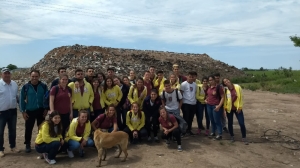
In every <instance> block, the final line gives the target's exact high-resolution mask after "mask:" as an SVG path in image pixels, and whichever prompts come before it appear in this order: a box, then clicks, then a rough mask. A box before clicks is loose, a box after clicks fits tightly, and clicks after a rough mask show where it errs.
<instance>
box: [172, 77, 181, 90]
mask: <svg viewBox="0 0 300 168" xmlns="http://www.w3.org/2000/svg"><path fill="white" fill-rule="evenodd" d="M170 82H171V81H170ZM171 87H172V88H173V89H178V90H180V83H179V81H178V79H177V81H176V82H175V83H174V84H172V86H171Z"/></svg>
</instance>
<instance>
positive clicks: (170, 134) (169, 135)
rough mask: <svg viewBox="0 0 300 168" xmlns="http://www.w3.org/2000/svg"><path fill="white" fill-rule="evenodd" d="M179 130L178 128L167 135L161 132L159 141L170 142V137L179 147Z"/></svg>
mask: <svg viewBox="0 0 300 168" xmlns="http://www.w3.org/2000/svg"><path fill="white" fill-rule="evenodd" d="M180 133H181V132H180V129H179V127H178V128H176V129H174V130H173V131H172V132H170V133H168V135H166V134H164V131H162V134H161V139H166V140H171V138H172V137H174V138H175V139H176V141H177V145H181V136H180Z"/></svg>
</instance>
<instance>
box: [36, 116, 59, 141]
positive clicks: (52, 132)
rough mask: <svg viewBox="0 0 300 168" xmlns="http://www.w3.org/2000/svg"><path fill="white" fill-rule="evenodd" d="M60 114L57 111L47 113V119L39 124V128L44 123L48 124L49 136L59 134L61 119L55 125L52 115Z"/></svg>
mask: <svg viewBox="0 0 300 168" xmlns="http://www.w3.org/2000/svg"><path fill="white" fill-rule="evenodd" d="M56 115H58V116H60V114H59V112H58V111H53V112H52V113H51V114H49V120H45V121H44V122H43V123H42V124H41V125H40V126H39V130H40V129H41V128H42V126H43V125H44V124H48V125H49V135H50V137H54V138H55V137H58V135H61V134H62V124H61V121H60V122H59V123H58V124H57V125H55V124H54V123H53V121H52V119H53V117H54V116H56ZM55 126H57V132H55V128H54V127H55Z"/></svg>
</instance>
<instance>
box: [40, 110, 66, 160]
mask: <svg viewBox="0 0 300 168" xmlns="http://www.w3.org/2000/svg"><path fill="white" fill-rule="evenodd" d="M61 133H62V124H61V118H60V115H59V113H58V112H57V111H54V112H52V113H51V114H50V115H49V120H47V121H44V122H43V123H42V124H41V125H40V126H39V132H38V135H37V137H36V139H35V150H36V151H37V152H38V153H41V154H43V158H44V159H45V161H46V162H48V163H49V164H55V163H56V161H55V156H56V155H57V153H58V151H59V149H60V148H61V147H62V146H63V144H64V140H63V138H62V135H61Z"/></svg>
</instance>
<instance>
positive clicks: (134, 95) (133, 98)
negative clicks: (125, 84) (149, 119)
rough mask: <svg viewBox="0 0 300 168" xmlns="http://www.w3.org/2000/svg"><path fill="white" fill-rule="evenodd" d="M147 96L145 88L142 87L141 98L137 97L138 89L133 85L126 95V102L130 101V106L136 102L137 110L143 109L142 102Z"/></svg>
mask: <svg viewBox="0 0 300 168" xmlns="http://www.w3.org/2000/svg"><path fill="white" fill-rule="evenodd" d="M146 96H147V87H146V86H144V90H143V92H142V93H141V96H140V97H139V96H138V89H137V87H135V85H133V86H131V87H130V89H129V93H128V96H127V98H128V100H129V101H130V104H132V103H133V102H137V103H138V104H139V108H140V109H143V102H144V100H145V98H146Z"/></svg>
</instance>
